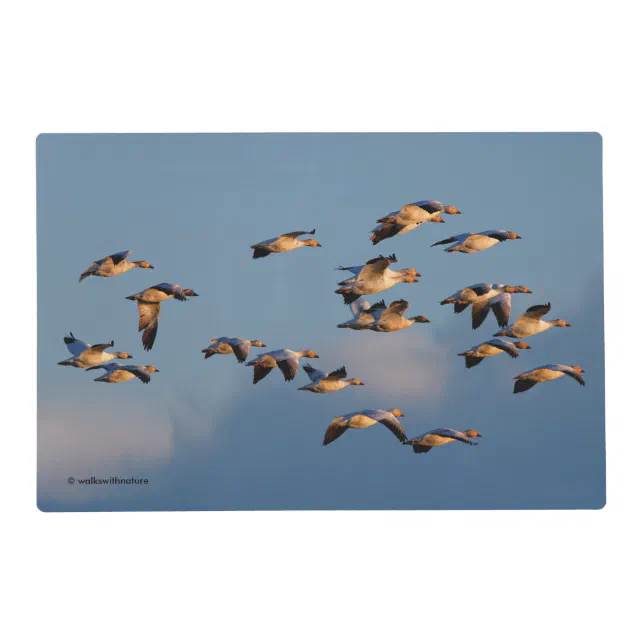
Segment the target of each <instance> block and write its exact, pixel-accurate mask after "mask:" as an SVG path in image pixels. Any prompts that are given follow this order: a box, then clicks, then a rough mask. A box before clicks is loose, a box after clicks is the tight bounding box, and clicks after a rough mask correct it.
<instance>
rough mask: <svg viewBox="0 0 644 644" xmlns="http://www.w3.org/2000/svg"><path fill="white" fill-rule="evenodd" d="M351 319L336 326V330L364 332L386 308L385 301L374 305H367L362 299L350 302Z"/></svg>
mask: <svg viewBox="0 0 644 644" xmlns="http://www.w3.org/2000/svg"><path fill="white" fill-rule="evenodd" d="M349 306H350V308H351V313H353V318H351V319H350V320H347V321H346V322H343V323H342V324H338V329H353V330H354V331H365V330H366V329H367V328H368V327H369V325H370V324H371V323H372V322H374V321H375V319H376V318H377V317H378V316H379V315H380V314H381V313H382V312H383V311H384V310H385V309H386V308H387V306H386V304H385V301H384V300H380V302H376V303H375V304H371V305H370V304H369V302H367V300H365V299H364V297H361V298H359V299H357V300H356V301H355V302H351V304H350V305H349Z"/></svg>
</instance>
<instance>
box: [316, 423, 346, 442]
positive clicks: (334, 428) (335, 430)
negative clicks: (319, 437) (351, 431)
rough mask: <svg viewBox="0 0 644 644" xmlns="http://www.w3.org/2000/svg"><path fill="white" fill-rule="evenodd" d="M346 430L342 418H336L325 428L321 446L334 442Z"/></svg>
mask: <svg viewBox="0 0 644 644" xmlns="http://www.w3.org/2000/svg"><path fill="white" fill-rule="evenodd" d="M347 429H348V428H347V423H346V422H345V421H344V416H338V417H337V418H334V419H333V422H332V423H331V424H330V425H329V426H328V427H327V430H326V433H325V434H324V440H323V441H322V445H328V444H329V443H332V442H333V441H334V440H336V439H338V438H340V436H342V434H344V432H346V431H347Z"/></svg>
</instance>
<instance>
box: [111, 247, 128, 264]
mask: <svg viewBox="0 0 644 644" xmlns="http://www.w3.org/2000/svg"><path fill="white" fill-rule="evenodd" d="M131 254H132V251H131V250H124V251H122V252H121V253H114V255H108V256H107V257H106V258H105V264H114V265H116V264H120V263H121V262H122V261H123V260H124V259H127V258H128V257H129V256H130V255H131Z"/></svg>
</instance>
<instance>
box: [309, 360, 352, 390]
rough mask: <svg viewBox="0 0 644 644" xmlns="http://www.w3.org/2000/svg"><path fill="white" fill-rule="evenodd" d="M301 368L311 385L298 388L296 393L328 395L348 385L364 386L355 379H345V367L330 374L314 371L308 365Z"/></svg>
mask: <svg viewBox="0 0 644 644" xmlns="http://www.w3.org/2000/svg"><path fill="white" fill-rule="evenodd" d="M302 368H303V369H304V371H306V375H307V376H308V377H309V380H310V381H311V384H310V385H306V386H305V387H298V391H311V392H313V393H314V394H328V393H332V392H334V391H340V389H344V388H345V387H348V386H349V385H364V382H361V381H360V380H358V379H357V378H347V370H346V369H345V367H341V368H340V369H336V370H335V371H332V372H331V373H327V372H326V371H319V370H318V369H314V368H313V367H312V366H311V365H310V364H305V365H304V367H302Z"/></svg>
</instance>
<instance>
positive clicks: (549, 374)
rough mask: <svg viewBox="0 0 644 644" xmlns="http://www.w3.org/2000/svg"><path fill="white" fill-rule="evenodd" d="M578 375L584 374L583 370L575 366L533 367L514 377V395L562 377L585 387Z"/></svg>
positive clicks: (548, 365) (546, 365) (547, 365)
mask: <svg viewBox="0 0 644 644" xmlns="http://www.w3.org/2000/svg"><path fill="white" fill-rule="evenodd" d="M580 373H584V370H583V369H582V368H581V367H580V366H578V365H576V364H574V365H572V366H571V367H569V366H567V365H565V364H544V365H543V366H541V367H535V368H534V369H530V371H524V372H523V373H520V374H519V375H518V376H514V379H515V380H516V382H515V383H514V393H515V394H520V393H521V392H522V391H527V390H528V389H531V388H532V387H534V386H535V385H536V384H537V383H539V382H549V381H550V380H556V379H557V378H561V377H562V376H570V377H571V378H574V379H575V380H576V381H577V382H578V383H579V384H580V385H585V384H586V383H585V381H584V379H583V378H582V377H581V376H580V375H579V374H580Z"/></svg>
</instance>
